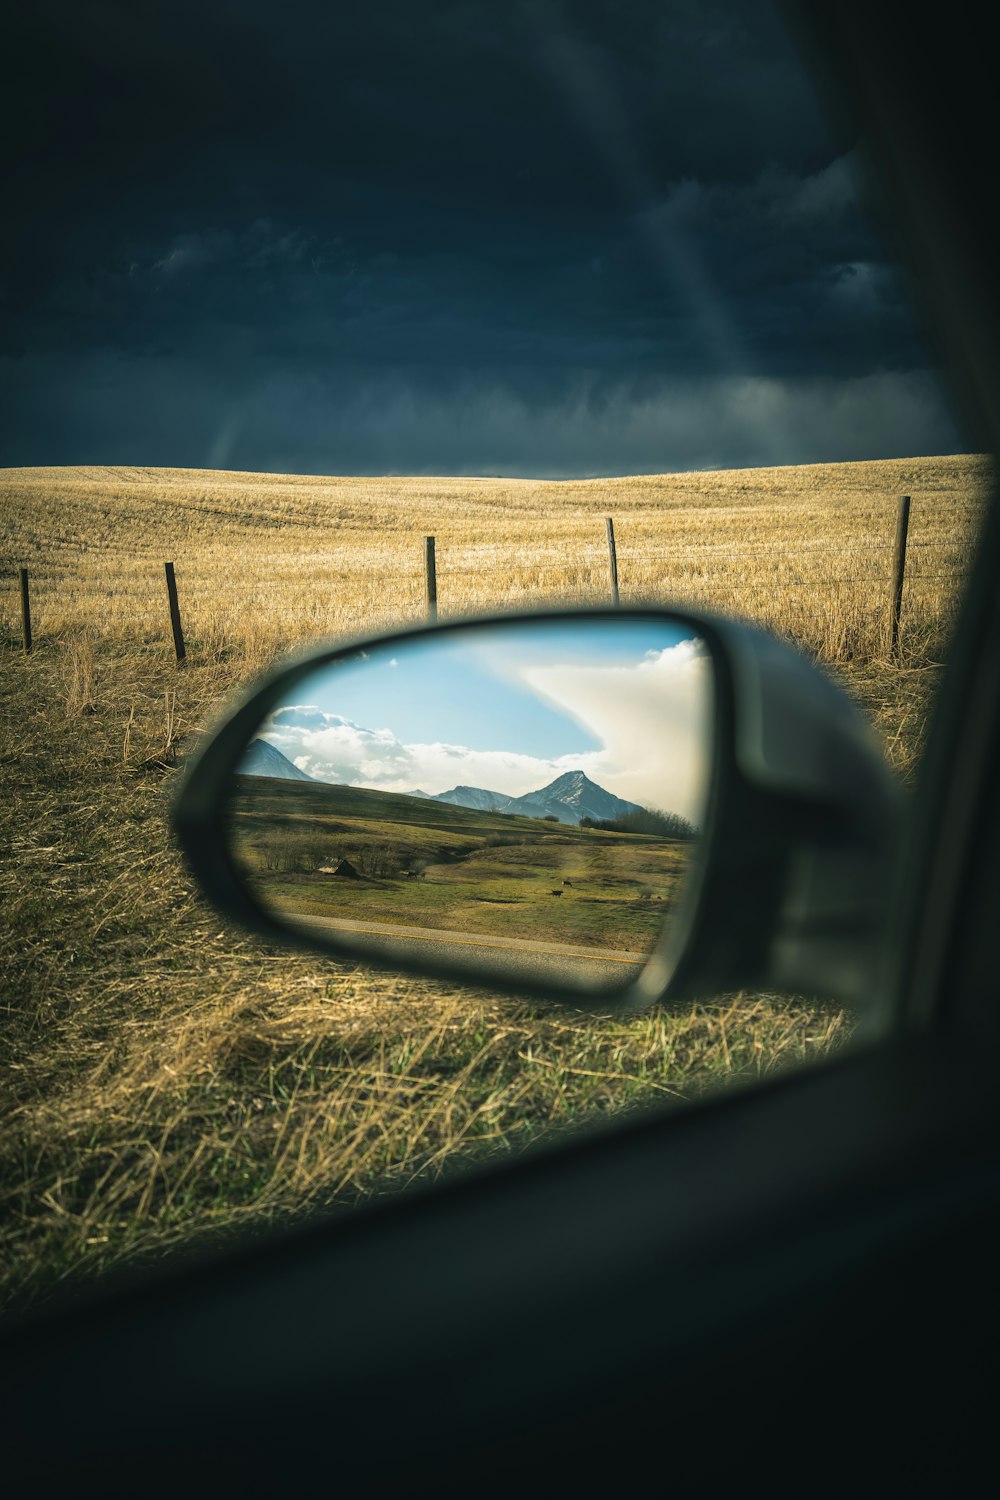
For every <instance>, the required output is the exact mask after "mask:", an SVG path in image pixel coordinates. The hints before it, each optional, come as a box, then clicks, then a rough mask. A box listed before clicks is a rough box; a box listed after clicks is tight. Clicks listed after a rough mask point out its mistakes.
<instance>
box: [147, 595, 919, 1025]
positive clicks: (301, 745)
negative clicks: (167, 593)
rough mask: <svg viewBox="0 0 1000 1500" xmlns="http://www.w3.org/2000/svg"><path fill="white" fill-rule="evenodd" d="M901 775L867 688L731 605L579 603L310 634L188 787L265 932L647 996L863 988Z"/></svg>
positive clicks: (197, 817)
mask: <svg viewBox="0 0 1000 1500" xmlns="http://www.w3.org/2000/svg"><path fill="white" fill-rule="evenodd" d="M896 807H897V797H896V793H895V787H894V783H893V781H892V779H891V777H890V774H889V771H888V768H887V767H886V765H885V762H884V760H883V759H882V757H881V755H880V753H879V751H878V749H877V748H876V747H875V745H874V742H873V740H872V738H871V736H870V734H869V732H868V730H867V728H866V726H865V725H864V723H863V721H862V720H861V718H860V716H859V714H858V713H857V711H856V710H855V709H854V707H853V706H852V704H851V703H850V701H849V700H848V699H847V697H846V696H845V695H844V694H843V693H842V692H840V691H839V690H838V689H837V688H835V687H834V686H833V684H832V683H830V682H829V681H828V680H827V679H826V678H825V677H824V676H823V675H822V674H821V673H820V672H819V671H817V670H816V669H815V668H813V667H812V666H811V665H810V664H809V663H808V662H807V661H806V660H805V659H804V658H803V657H801V656H800V655H799V654H798V653H797V652H795V651H793V650H792V649H791V648H790V647H788V646H785V645H783V644H782V643H781V642H779V641H778V640H776V639H775V638H774V637H772V636H769V635H767V634H765V633H763V632H761V631H757V630H753V629H750V628H748V627H746V626H742V625H739V624H736V623H735V622H732V621H728V620H725V619H715V618H712V617H709V616H701V615H694V614H682V613H678V612H667V611H657V610H615V611H603V610H600V611H593V610H588V611H573V612H567V613H559V614H539V615H526V616H504V617H502V618H499V619H482V620H469V621H463V622H459V623H450V622H449V623H447V624H440V625H434V626H429V627H425V628H420V629H416V630H410V631H405V632H401V633H398V634H394V635H389V636H383V637H380V638H378V639H376V640H371V641H362V642H354V643H351V644H349V645H346V646H343V647H340V648H338V649H334V650H327V651H324V652H322V653H319V654H313V655H310V656H308V657H306V658H304V659H302V660H300V661H298V662H297V663H296V664H295V665H293V666H290V667H287V668H285V669H284V670H281V671H278V672H276V673H275V674H273V675H272V676H271V677H269V678H268V679H266V680H265V681H264V683H263V685H262V686H260V687H259V688H258V689H257V690H256V691H255V692H254V693H252V695H251V696H250V697H249V699H248V700H247V701H246V702H245V703H244V704H243V705H242V707H240V708H239V709H238V710H237V711H236V712H235V714H233V715H232V717H231V718H230V719H229V720H228V721H227V722H226V723H225V724H224V725H223V726H222V728H221V729H220V730H218V731H217V733H216V734H215V735H214V736H213V737H212V738H211V739H210V740H209V741H208V743H207V744H206V745H205V746H204V748H203V750H202V751H201V754H200V756H199V757H198V759H197V761H196V763H195V764H194V765H193V766H192V768H191V770H190V772H189V774H188V776H187V778H186V780H185V783H184V785H183V787H182V790H181V793H180V797H179V799H178V802H177V805H176V809H175V822H176V828H177V832H178V835H179V837H180V841H181V843H182V846H183V848H184V850H185V852H186V854H187V857H188V859H189V861H190V864H191V866H192V868H193V870H194V872H195V874H196V875H197V877H198V878H199V880H200V882H201V884H202V886H203V888H204V890H205V892H206V894H207V895H208V896H209V897H210V898H211V899H212V900H213V901H214V902H215V904H216V905H217V906H218V907H219V908H220V909H221V910H222V911H223V912H225V913H226V914H227V915H229V916H231V917H234V918H236V919H237V920H239V921H240V922H242V923H243V924H244V925H246V926H247V927H249V928H250V929H251V930H253V931H255V932H257V933H260V934H262V935H265V936H267V937H269V938H271V939H283V940H285V941H291V942H294V943H295V944H297V945H299V946H301V947H306V948H310V949H314V950H319V951H323V952H326V953H332V954H334V955H337V956H341V957H344V958H347V959H351V960H361V961H364V962H368V963H373V964H377V965H379V966H381V967H383V968H392V969H396V970H403V971H407V972H411V973H415V974H426V975H434V976H438V977H443V978H447V979H451V980H459V981H464V982H467V983H476V984H481V985H488V986H490V987H491V988H494V989H502V990H507V991H509V992H511V993H516V994H523V995H528V996H534V997H536V998H545V999H561V1000H566V1001H571V1002H572V1003H573V1004H575V1005H577V1006H579V1005H581V1004H583V1005H586V1004H592V1005H596V1006H599V1007H600V1008H601V1009H608V1008H609V1007H614V1008H616V1009H628V1008H637V1007H642V1006H646V1005H648V1004H650V1003H652V1002H654V1001H668V1002H669V1001H673V1000H688V999H691V998H693V997H696V996H699V995H711V994H718V993H721V992H725V991H727V990H733V989H738V988H750V987H752V988H757V989H761V988H766V989H770V990H778V991H784V992H787V993H794V994H811V995H822V996H825V997H828V998H830V999H833V1000H836V1001H838V1002H841V1003H845V1004H848V1005H851V1006H853V1007H856V1008H859V1009H863V1008H864V1007H865V1002H866V999H867V997H868V994H869V992H870V989H871V986H872V983H873V981H874V974H875V965H876V958H877V949H878V942H879V938H880V935H881V928H882V919H883V905H884V896H885V891H886V885H887V877H888V874H889V869H890V861H891V854H892V845H893V842H894V839H893V833H894V828H895V821H896Z"/></svg>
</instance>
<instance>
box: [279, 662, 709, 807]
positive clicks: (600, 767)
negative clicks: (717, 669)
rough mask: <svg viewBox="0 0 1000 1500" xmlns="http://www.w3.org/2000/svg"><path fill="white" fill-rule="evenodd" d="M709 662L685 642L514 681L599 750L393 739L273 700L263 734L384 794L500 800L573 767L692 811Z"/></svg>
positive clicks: (328, 772)
mask: <svg viewBox="0 0 1000 1500" xmlns="http://www.w3.org/2000/svg"><path fill="white" fill-rule="evenodd" d="M709 673H710V664H709V661H708V658H707V656H706V654H705V652H704V650H703V648H702V647H701V646H700V645H699V644H698V643H697V642H695V641H683V642H681V643H680V644H679V645H677V646H674V647H672V648H669V649H667V650H665V651H659V652H651V653H648V654H647V656H646V657H645V658H644V659H643V660H642V661H641V662H639V663H637V664H636V665H635V666H628V667H626V666H609V667H580V666H562V667H560V666H534V667H530V668H526V669H524V670H523V671H522V672H521V674H520V675H521V679H522V681H523V682H524V683H526V684H527V685H528V686H529V687H531V688H532V689H533V690H534V691H535V692H536V693H537V694H538V696H539V698H540V699H543V700H545V701H546V702H548V703H550V704H554V705H556V706H558V707H559V708H561V709H562V710H563V711H564V712H566V713H567V714H569V715H570V716H571V717H572V718H573V719H575V720H576V721H577V722H578V723H581V724H583V725H584V726H585V727H586V728H587V729H588V730H589V731H590V732H591V733H592V734H593V735H594V737H595V738H596V739H598V740H599V741H601V748H600V749H597V750H590V751H586V752H583V753H577V754H572V755H564V756H555V757H551V758H547V757H544V756H536V755H525V754H522V753H520V752H519V751H515V750H504V749H499V748H498V749H495V750H475V749H471V748H470V747H468V746H466V745H454V744H449V743H447V742H444V741H431V742H425V743H409V744H407V743H404V742H403V741H401V740H400V739H398V738H397V737H396V735H395V734H394V733H393V731H392V730H391V729H388V728H376V729H371V728H367V727H365V726H364V725H361V724H356V723H354V722H352V721H351V720H350V719H344V718H341V717H339V716H338V715H336V714H329V713H324V712H323V711H322V710H321V709H318V708H316V707H315V706H314V705H311V704H295V705H289V706H287V707H285V708H282V709H279V710H278V711H277V712H276V713H275V714H274V715H273V716H272V717H271V719H270V720H269V721H268V724H267V725H266V726H265V728H264V730H263V733H264V736H265V737H266V738H267V739H268V740H269V741H270V743H271V744H272V745H274V746H275V748H276V749H278V750H280V751H281V753H282V754H283V755H285V756H287V757H288V759H289V760H291V761H293V762H294V764H295V765H296V766H298V767H299V769H300V770H302V771H306V772H307V773H308V774H309V775H310V776H314V777H316V778H317V780H320V781H331V782H337V783H339V784H343V785H347V786H365V787H375V788H377V789H379V790H381V791H387V792H412V791H415V790H417V789H419V790H421V791H425V792H430V793H432V794H433V793H435V792H444V791H450V790H451V788H452V787H455V786H476V787H484V788H486V789H487V790H489V791H495V792H503V793H506V794H507V795H508V796H511V797H519V796H523V795H524V793H526V792H533V791H537V790H538V788H539V787H542V786H545V785H547V783H548V782H550V781H554V780H555V778H556V777H557V776H560V775H562V773H563V772H564V771H572V770H582V771H585V772H586V774H587V775H588V776H589V777H590V778H591V780H593V781H596V782H597V783H598V785H599V786H603V787H604V788H605V789H606V790H607V791H609V792H614V793H615V794H616V795H617V796H620V797H625V798H627V799H628V800H629V801H632V802H639V803H641V804H642V805H643V806H647V807H658V808H663V809H665V810H667V811H670V812H677V813H680V814H681V815H682V816H684V817H686V818H689V819H691V820H692V821H693V822H696V823H697V822H700V821H701V819H702V815H703V803H704V794H705V773H706V766H707V763H708V752H709V734H710V730H711V726H710V724H709V714H710V694H709Z"/></svg>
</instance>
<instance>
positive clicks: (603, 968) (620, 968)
mask: <svg viewBox="0 0 1000 1500" xmlns="http://www.w3.org/2000/svg"><path fill="white" fill-rule="evenodd" d="M281 915H282V916H283V917H284V918H286V920H287V919H290V920H292V921H295V922H296V923H300V924H301V926H302V927H303V928H306V929H310V930H312V931H313V932H315V933H317V934H318V935H320V934H326V933H329V934H330V935H331V936H334V935H335V934H336V935H340V934H343V936H344V937H345V938H349V939H350V940H351V942H352V946H355V945H357V946H360V943H359V939H360V940H362V941H364V940H365V939H371V948H372V951H373V957H374V956H375V953H377V954H378V956H379V957H380V958H383V959H389V960H391V959H393V958H398V959H400V960H401V961H403V962H405V961H406V959H407V958H419V959H421V960H422V961H423V962H424V963H426V962H427V961H428V959H430V960H431V961H432V962H433V961H434V960H435V959H437V960H438V961H440V962H442V963H447V964H453V965H455V966H462V967H466V968H472V969H478V970H480V972H484V973H486V974H487V975H488V974H491V973H492V974H493V975H494V976H496V977H498V978H499V977H500V976H501V975H504V974H509V975H511V976H512V977H516V978H520V979H527V980H531V981H532V982H533V983H536V984H537V983H545V982H546V981H550V980H555V981H557V982H561V983H562V984H570V985H580V984H585V985H586V986H587V987H588V988H589V987H590V986H595V987H597V988H601V989H605V988H607V989H611V988H618V987H619V986H620V985H622V984H625V983H626V982H627V981H628V980H631V979H634V978H635V976H636V974H638V973H639V971H640V970H641V969H642V967H643V965H644V964H645V962H646V959H647V956H648V955H647V954H645V953H635V952H629V951H627V950H624V949H616V948H586V947H582V946H580V945H576V944H572V943H548V942H538V941H536V940H533V939H529V938H516V937H500V936H498V935H496V934H492V933H491V934H489V935H486V934H482V935H479V934H472V933H467V932H450V931H448V930H446V929H442V928H437V927H406V926H402V925H396V924H394V923H391V922H360V921H354V920H351V919H348V918H344V917H317V916H316V915H315V914H313V913H310V914H308V915H305V914H303V915H302V916H297V915H296V913H295V912H294V911H289V910H288V909H287V908H282V912H281ZM365 946H367V944H365Z"/></svg>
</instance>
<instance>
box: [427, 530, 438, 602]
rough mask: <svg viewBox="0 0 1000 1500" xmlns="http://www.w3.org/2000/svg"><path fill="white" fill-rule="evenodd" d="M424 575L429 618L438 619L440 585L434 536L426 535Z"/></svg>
mask: <svg viewBox="0 0 1000 1500" xmlns="http://www.w3.org/2000/svg"><path fill="white" fill-rule="evenodd" d="M424 575H425V578H426V581H427V618H428V620H436V619H437V608H438V603H437V601H438V586H437V564H436V563H435V561H434V538H433V537H432V536H425V537H424Z"/></svg>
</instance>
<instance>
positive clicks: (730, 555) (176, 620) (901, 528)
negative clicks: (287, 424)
mask: <svg viewBox="0 0 1000 1500" xmlns="http://www.w3.org/2000/svg"><path fill="white" fill-rule="evenodd" d="M639 519H640V520H641V519H642V518H641V517H640V518H639ZM909 519H910V497H909V496H908V495H903V496H901V497H900V500H899V509H898V513H897V524H896V535H895V540H894V542H893V543H892V552H893V568H892V576H891V580H890V588H889V618H890V638H891V649H892V650H893V651H894V652H896V651H897V650H898V646H899V639H900V633H901V625H902V605H903V593H904V586H905V585H906V584H909V585H911V586H913V585H920V584H925V583H958V582H961V581H964V580H965V578H966V577H967V576H968V573H967V570H960V569H955V570H953V571H950V572H945V573H921V572H914V571H912V570H910V571H909V572H908V571H907V567H906V562H907V555H908V553H909V552H912V550H913V549H914V548H915V547H916V548H919V547H930V546H939V545H940V544H939V543H934V542H931V541H920V540H918V541H915V542H908V531H909ZM605 531H606V538H607V548H608V570H609V583H610V594H611V602H612V604H613V605H614V606H615V607H618V606H619V605H620V603H621V594H620V585H619V572H618V550H617V543H616V538H615V526H614V518H613V517H611V516H607V517H605ZM682 545H683V544H682ZM690 545H694V544H690ZM889 547H890V544H889V543H888V542H876V543H875V544H874V545H872V544H870V543H866V552H867V553H868V554H871V553H872V552H874V553H876V554H877V555H879V556H881V555H882V554H884V553H887V552H888V551H889ZM834 555H840V556H843V552H842V551H838V549H836V548H835V547H832V546H822V547H817V548H814V549H812V551H811V552H810V551H808V550H807V551H806V552H805V553H804V554H802V555H801V556H800V557H799V559H798V566H799V569H801V568H802V566H803V564H805V563H806V562H808V560H809V559H810V558H811V557H820V556H834ZM700 556H701V557H702V558H703V559H706V556H707V561H708V562H719V561H722V560H724V559H725V560H732V561H734V562H740V563H744V562H745V561H746V560H747V558H749V557H767V558H769V559H771V560H774V557H775V553H774V548H773V546H771V547H757V548H751V549H749V550H747V549H741V550H740V551H739V552H733V551H729V550H727V551H726V552H725V553H724V554H720V553H719V552H718V551H713V550H712V548H711V547H709V548H705V547H704V546H701V547H700ZM673 559H674V563H675V565H676V566H679V567H680V568H681V569H683V567H684V566H685V560H684V556H683V553H682V552H681V551H679V550H678V551H675V552H674V554H673ZM970 563H971V558H970ZM692 565H693V566H696V565H694V564H692ZM163 567H164V573H165V577H166V585H167V603H168V609H169V618H170V628H171V633H172V637H173V644H174V652H175V655H176V659H177V663H178V665H181V664H182V663H183V662H184V660H185V658H186V649H185V643H184V632H183V629H182V626H181V614H180V605H179V602H178V593H177V579H176V574H175V570H174V564H173V562H166V563H164V564H163ZM19 578H20V595H21V621H22V637H23V643H24V651H25V653H30V651H31V649H32V644H33V638H32V625H31V603H30V597H29V580H28V569H27V568H25V567H22V568H20V569H19ZM664 581H665V582H667V583H668V587H670V588H672V589H673V590H674V591H680V590H682V589H692V590H695V589H696V590H698V591H699V592H704V591H708V592H711V591H712V590H713V588H718V589H725V591H726V592H727V593H729V594H732V593H737V592H745V591H746V590H748V589H753V590H760V588H761V587H762V580H760V579H757V580H747V579H745V580H743V581H730V580H727V581H725V582H724V583H722V582H719V583H715V582H714V581H713V580H712V579H711V578H710V577H707V576H696V575H691V574H688V575H685V574H684V573H683V571H682V572H681V574H680V576H679V577H676V578H673V579H670V580H669V581H668V580H664ZM763 582H765V583H769V584H770V585H771V586H777V587H779V588H780V589H781V590H783V591H784V590H790V589H816V588H826V587H844V586H845V585H846V584H848V582H849V580H847V579H846V578H845V576H844V574H843V573H840V574H838V575H836V576H827V575H823V576H820V577H818V578H817V577H810V578H802V577H799V578H795V579H790V578H772V579H770V580H764V581H763ZM424 583H425V603H426V615H427V618H428V620H430V621H434V620H435V619H436V618H437V612H438V595H437V559H436V539H435V537H433V536H426V537H425V538H424ZM875 607H877V606H875Z"/></svg>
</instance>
